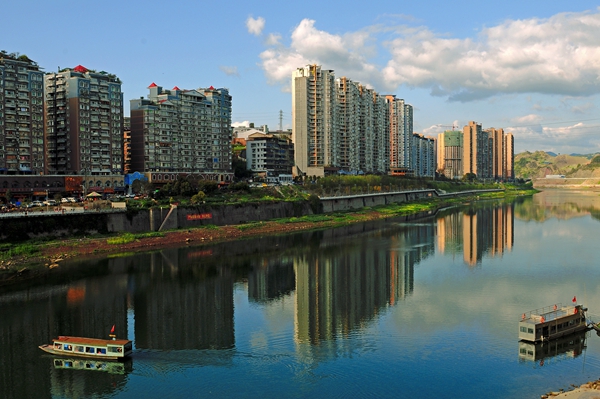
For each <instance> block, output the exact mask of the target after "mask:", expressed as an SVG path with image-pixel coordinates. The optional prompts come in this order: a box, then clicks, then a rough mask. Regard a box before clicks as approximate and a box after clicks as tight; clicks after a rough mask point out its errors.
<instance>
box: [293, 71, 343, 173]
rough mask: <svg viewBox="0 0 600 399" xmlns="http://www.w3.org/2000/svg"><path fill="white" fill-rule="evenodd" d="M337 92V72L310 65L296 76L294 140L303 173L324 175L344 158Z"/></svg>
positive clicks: (299, 171) (295, 73)
mask: <svg viewBox="0 0 600 399" xmlns="http://www.w3.org/2000/svg"><path fill="white" fill-rule="evenodd" d="M335 93H336V92H335V77H334V74H333V71H330V70H324V69H321V66H319V65H307V66H306V67H304V68H298V69H297V70H296V71H294V72H293V74H292V141H293V142H294V153H295V162H296V168H297V169H298V171H297V173H299V174H305V175H308V176H323V175H324V174H325V167H326V166H333V165H334V164H335V163H337V162H338V161H337V160H338V159H339V157H340V156H341V155H340V151H341V143H340V142H341V138H340V137H339V135H338V134H337V131H338V130H337V126H336V122H337V115H336V106H335V105H336V98H335V96H336V94H335Z"/></svg>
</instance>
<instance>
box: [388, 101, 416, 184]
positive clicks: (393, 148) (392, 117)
mask: <svg viewBox="0 0 600 399" xmlns="http://www.w3.org/2000/svg"><path fill="white" fill-rule="evenodd" d="M385 98H386V102H387V105H388V117H389V127H388V128H389V142H390V171H391V173H392V174H396V175H404V174H407V173H409V174H412V170H411V165H412V161H411V156H412V152H411V140H412V139H413V137H412V136H413V108H412V105H410V104H406V103H405V102H404V100H403V99H400V98H396V96H394V95H386V96H385Z"/></svg>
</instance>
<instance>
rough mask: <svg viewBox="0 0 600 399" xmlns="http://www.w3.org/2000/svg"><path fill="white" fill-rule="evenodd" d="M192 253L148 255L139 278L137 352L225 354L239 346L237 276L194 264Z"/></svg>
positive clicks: (170, 251) (225, 269)
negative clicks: (206, 351) (235, 316)
mask: <svg viewBox="0 0 600 399" xmlns="http://www.w3.org/2000/svg"><path fill="white" fill-rule="evenodd" d="M189 255H190V252H189V251H185V252H183V251H179V250H177V249H172V250H164V251H160V252H156V253H152V254H149V255H145V257H146V260H147V263H145V267H146V268H148V269H149V272H147V273H139V274H135V275H134V276H135V277H134V284H135V293H134V300H133V306H134V308H135V346H136V349H160V350H182V349H226V348H231V347H233V346H234V343H235V338H234V329H233V283H234V281H233V277H232V274H231V269H230V268H228V267H216V265H214V263H212V262H210V263H209V264H207V265H206V267H203V266H202V265H198V264H197V263H196V262H190V261H189V258H190V256H189Z"/></svg>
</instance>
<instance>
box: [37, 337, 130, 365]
mask: <svg viewBox="0 0 600 399" xmlns="http://www.w3.org/2000/svg"><path fill="white" fill-rule="evenodd" d="M39 348H40V349H41V350H43V351H45V352H48V353H51V354H53V355H60V356H69V357H71V356H76V357H87V358H94V359H107V360H120V359H124V358H126V357H127V356H129V355H131V353H132V352H133V346H132V343H131V341H130V340H128V339H116V338H112V339H99V338H84V337H70V336H63V335H61V336H59V337H58V338H54V339H53V340H52V344H46V345H40V346H39Z"/></svg>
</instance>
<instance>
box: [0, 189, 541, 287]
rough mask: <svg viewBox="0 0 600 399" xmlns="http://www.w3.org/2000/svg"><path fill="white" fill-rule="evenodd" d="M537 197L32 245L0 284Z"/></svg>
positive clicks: (430, 203)
mask: <svg viewBox="0 0 600 399" xmlns="http://www.w3.org/2000/svg"><path fill="white" fill-rule="evenodd" d="M535 192H537V191H535V190H528V191H511V192H497V193H484V194H481V195H477V196H471V197H462V198H449V199H444V200H440V199H427V200H421V201H415V202H407V203H400V204H393V205H387V206H382V207H377V208H364V209H361V210H358V211H350V212H344V213H333V214H318V215H311V216H303V217H298V218H287V219H276V220H271V221H266V222H248V223H245V224H240V225H230V226H213V225H209V226H204V227H198V228H192V229H183V230H174V231H166V232H160V233H157V232H152V233H147V234H137V235H133V234H122V235H112V236H100V237H73V238H68V239H62V240H53V241H48V242H39V243H30V244H27V246H28V247H29V249H28V250H27V251H14V254H11V255H10V256H5V257H4V259H2V260H0V284H3V285H5V284H10V283H12V282H18V281H22V280H23V279H30V278H34V277H37V276H39V275H44V274H46V273H48V272H51V270H53V269H55V268H57V267H60V262H61V261H63V260H65V259H69V258H73V257H79V258H80V257H98V256H109V255H117V254H120V253H135V252H138V251H149V250H154V249H162V248H172V247H180V246H188V245H190V246H192V245H193V246H198V245H207V244H212V243H217V242H223V241H234V240H240V239H244V238H252V237H257V236H261V235H263V236H264V235H278V234H290V233H294V232H299V231H306V230H318V229H329V228H334V227H341V226H344V225H348V224H352V223H361V222H368V221H374V220H380V219H385V218H390V217H395V216H405V215H411V214H417V213H421V212H433V211H435V210H436V209H439V208H442V207H447V206H450V205H453V204H464V203H469V202H472V201H474V200H483V199H494V198H504V197H512V196H529V195H533V194H534V193H535Z"/></svg>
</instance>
